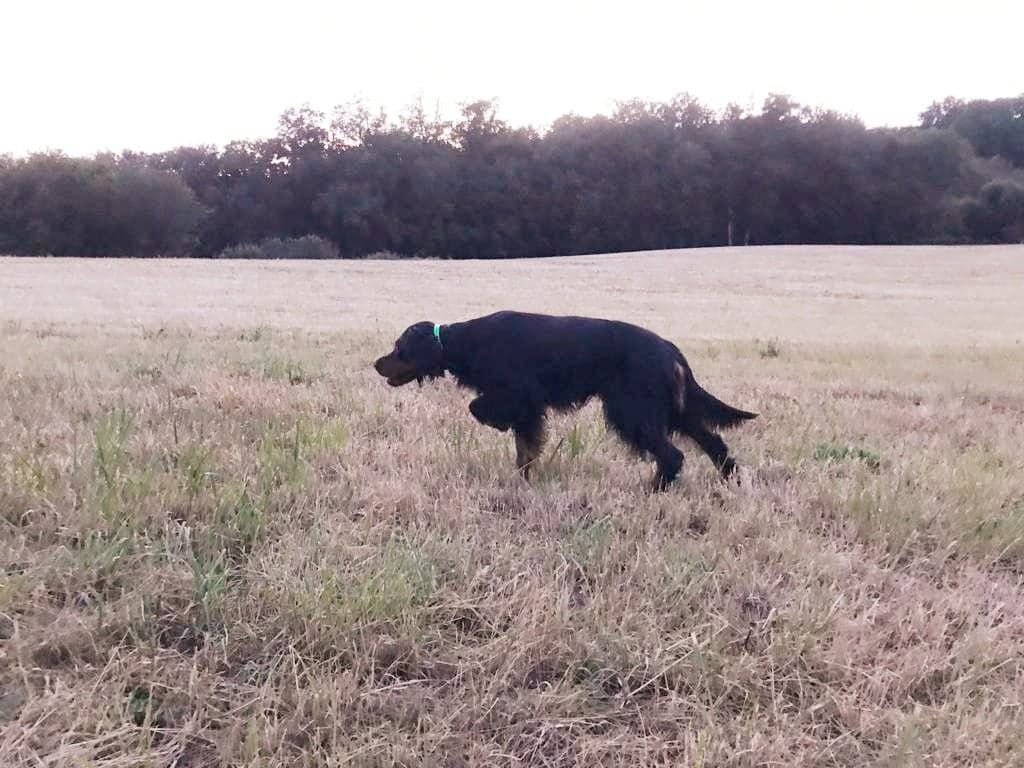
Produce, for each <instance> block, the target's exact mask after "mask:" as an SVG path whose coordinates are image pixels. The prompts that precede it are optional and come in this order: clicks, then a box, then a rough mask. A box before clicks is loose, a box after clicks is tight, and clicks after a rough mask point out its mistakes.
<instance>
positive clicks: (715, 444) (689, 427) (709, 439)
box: [683, 421, 736, 480]
mask: <svg viewBox="0 0 1024 768" xmlns="http://www.w3.org/2000/svg"><path fill="white" fill-rule="evenodd" d="M683 434H685V435H688V436H689V437H691V438H692V439H693V441H694V442H695V443H697V445H698V446H700V449H701V450H702V451H704V453H706V454H707V455H708V458H710V459H711V461H712V463H713V464H714V465H715V467H716V468H717V469H718V471H719V472H721V473H722V477H724V478H725V479H726V480H728V479H729V478H730V477H731V476H732V474H733V473H734V472H735V471H736V462H735V461H733V458H732V457H731V456H730V455H729V446H727V445H726V444H725V441H724V440H723V439H722V438H721V437H720V436H719V435H717V434H715V433H714V432H712V431H711V430H710V429H708V428H707V427H705V426H704V425H703V424H697V423H694V422H692V421H690V422H688V423H687V424H686V428H685V430H684V431H683Z"/></svg>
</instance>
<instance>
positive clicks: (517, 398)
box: [374, 312, 757, 488]
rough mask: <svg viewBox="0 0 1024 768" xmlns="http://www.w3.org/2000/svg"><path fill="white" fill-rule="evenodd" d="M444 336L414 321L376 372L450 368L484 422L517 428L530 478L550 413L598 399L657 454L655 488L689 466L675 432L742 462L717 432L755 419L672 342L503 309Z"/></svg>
mask: <svg viewBox="0 0 1024 768" xmlns="http://www.w3.org/2000/svg"><path fill="white" fill-rule="evenodd" d="M439 336H440V339H438V338H437V337H436V336H435V334H434V324H433V323H429V322H420V323H416V324H415V325H411V326H409V328H407V329H406V331H405V332H404V333H403V334H402V335H401V336H400V337H399V338H398V341H396V342H395V348H394V350H392V352H391V353H389V354H387V355H385V356H383V357H381V358H380V359H378V360H377V361H376V362H375V363H374V368H375V369H376V370H377V372H378V373H379V374H380V375H381V376H384V377H385V378H386V379H387V381H388V384H390V385H392V386H395V387H398V386H402V385H403V384H408V383H409V382H411V381H414V380H415V381H419V382H421V383H422V381H423V379H424V378H433V377H437V376H443V375H444V373H445V371H448V372H450V373H451V374H452V375H453V376H454V377H455V379H456V380H457V381H458V383H459V384H460V385H462V386H465V387H469V388H470V389H473V390H475V391H476V392H477V394H478V395H479V397H477V398H476V399H475V400H473V401H472V402H471V403H470V404H469V410H470V412H471V413H472V414H473V416H474V417H476V419H477V421H479V422H481V423H483V424H487V425H488V426H491V427H494V428H495V429H498V430H501V431H502V432H504V431H507V430H509V429H511V430H513V432H514V433H515V438H516V464H517V466H518V467H519V468H520V469H521V470H522V472H523V474H524V475H526V476H529V470H530V467H531V466H532V465H533V463H534V462H536V460H537V459H538V457H539V456H540V453H541V448H542V446H543V443H544V416H545V413H546V411H547V409H548V408H555V409H558V410H567V409H571V408H576V407H579V406H581V405H583V404H584V403H585V402H587V400H589V399H590V398H591V397H594V396H595V395H596V396H598V397H600V398H601V399H602V400H603V402H604V413H605V417H606V418H607V420H608V423H609V424H610V425H611V427H612V428H613V429H614V430H615V432H617V433H618V434H619V436H620V437H622V439H623V440H625V441H626V443H628V444H629V445H630V446H632V447H633V448H634V449H636V450H637V451H638V452H640V453H641V454H649V455H651V456H653V457H654V459H655V461H656V462H657V465H658V473H657V476H656V486H657V487H658V488H664V487H665V486H666V485H667V484H669V483H670V482H672V481H673V480H674V479H675V477H676V475H678V474H679V470H680V469H681V467H682V464H683V454H682V452H681V451H680V450H679V449H678V448H676V446H675V445H673V444H672V441H671V440H670V439H669V436H670V435H671V434H680V435H685V436H687V437H690V438H692V439H693V440H694V441H695V442H696V443H697V445H698V446H700V448H701V449H702V450H703V451H704V452H705V453H706V454H707V455H708V456H709V457H710V458H711V460H712V461H713V462H714V463H715V466H716V467H718V469H719V471H720V472H721V473H722V475H723V477H726V478H728V477H729V476H730V475H731V474H732V473H733V472H734V471H735V469H736V464H735V462H734V461H733V459H732V457H730V456H729V449H728V447H727V446H726V444H725V442H724V441H723V440H722V438H721V437H719V436H718V435H717V434H716V433H715V432H713V431H711V428H712V427H730V426H733V425H735V424H738V423H739V422H741V421H744V420H745V419H752V418H754V417H755V416H756V415H757V414H754V413H750V412H748V411H741V410H739V409H738V408H733V407H732V406H730V405H726V404H725V403H723V402H722V401H721V400H718V399H717V398H715V397H714V396H713V395H711V394H709V393H708V392H706V391H705V390H704V389H702V388H701V386H700V385H699V384H698V383H697V381H696V380H695V379H694V377H693V373H692V372H691V371H690V366H689V364H688V363H687V362H686V358H685V357H683V354H682V352H680V351H679V349H678V347H676V346H675V344H672V343H671V342H669V341H666V340H665V339H662V338H661V337H660V336H657V335H655V334H653V333H651V332H650V331H648V330H645V329H644V328H640V327H638V326H635V325H630V324H629V323H622V322H617V321H614V320H598V319H594V318H588V317H553V316H550V315H535V314H526V313H523V312H497V313H495V314H493V315H487V316H486V317H480V318H477V319H475V320H468V321H466V322H464V323H452V324H450V325H443V326H441V327H440V333H439Z"/></svg>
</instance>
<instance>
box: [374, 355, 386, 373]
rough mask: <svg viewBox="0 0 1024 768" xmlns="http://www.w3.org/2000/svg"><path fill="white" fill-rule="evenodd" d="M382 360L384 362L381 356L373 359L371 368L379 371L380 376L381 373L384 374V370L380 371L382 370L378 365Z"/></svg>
mask: <svg viewBox="0 0 1024 768" xmlns="http://www.w3.org/2000/svg"><path fill="white" fill-rule="evenodd" d="M383 362H384V358H383V357H378V358H377V359H376V360H375V361H374V363H373V369H374V370H375V371H376V372H377V373H379V374H380V375H381V376H383V375H384V371H382V370H381V369H380V366H381V364H382V363H383Z"/></svg>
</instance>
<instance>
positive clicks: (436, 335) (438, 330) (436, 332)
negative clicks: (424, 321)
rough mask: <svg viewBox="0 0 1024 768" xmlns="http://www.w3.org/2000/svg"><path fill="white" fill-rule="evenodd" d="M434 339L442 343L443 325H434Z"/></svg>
mask: <svg viewBox="0 0 1024 768" xmlns="http://www.w3.org/2000/svg"><path fill="white" fill-rule="evenodd" d="M434 338H435V339H437V343H438V344H440V343H441V324H440V323H434Z"/></svg>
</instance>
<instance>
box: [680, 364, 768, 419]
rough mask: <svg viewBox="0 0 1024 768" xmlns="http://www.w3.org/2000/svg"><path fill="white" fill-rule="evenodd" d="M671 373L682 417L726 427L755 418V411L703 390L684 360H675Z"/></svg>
mask: <svg viewBox="0 0 1024 768" xmlns="http://www.w3.org/2000/svg"><path fill="white" fill-rule="evenodd" d="M673 374H674V375H675V384H676V408H677V410H678V412H679V415H680V416H681V417H683V418H684V419H693V420H695V421H698V422H700V423H702V424H708V425H711V426H715V427H722V428H726V427H733V426H736V425H737V424H739V423H740V422H743V421H746V420H747V419H756V418H757V414H756V413H751V412H750V411H743V410H740V409H739V408H734V407H732V406H731V405H728V404H726V403H723V402H722V401H721V400H719V399H718V398H717V397H715V396H714V395H712V394H711V393H710V392H708V391H707V390H705V389H704V388H703V387H702V386H701V385H700V384H698V383H697V380H696V379H695V378H693V371H691V370H690V366H688V365H687V364H686V363H685V362H684V361H676V363H675V365H674V366H673Z"/></svg>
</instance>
